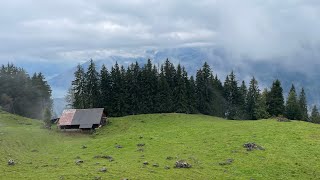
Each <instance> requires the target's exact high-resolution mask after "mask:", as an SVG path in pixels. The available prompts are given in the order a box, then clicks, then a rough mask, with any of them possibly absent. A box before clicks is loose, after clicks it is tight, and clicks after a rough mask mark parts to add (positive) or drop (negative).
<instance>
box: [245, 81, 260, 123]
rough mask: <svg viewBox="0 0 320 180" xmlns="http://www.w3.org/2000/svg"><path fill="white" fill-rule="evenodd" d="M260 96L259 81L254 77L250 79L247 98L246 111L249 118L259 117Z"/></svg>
mask: <svg viewBox="0 0 320 180" xmlns="http://www.w3.org/2000/svg"><path fill="white" fill-rule="evenodd" d="M259 98H260V92H259V87H258V81H256V79H255V78H254V77H253V78H252V79H251V81H250V86H249V90H248V94H247V98H246V102H247V103H246V111H247V116H248V119H258V118H259V114H258V111H259Z"/></svg>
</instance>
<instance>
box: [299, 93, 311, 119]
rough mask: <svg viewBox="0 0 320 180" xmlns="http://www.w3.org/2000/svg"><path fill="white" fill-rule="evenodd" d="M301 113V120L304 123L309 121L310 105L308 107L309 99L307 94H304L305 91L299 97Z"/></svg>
mask: <svg viewBox="0 0 320 180" xmlns="http://www.w3.org/2000/svg"><path fill="white" fill-rule="evenodd" d="M299 109H300V110H299V112H300V116H299V119H301V120H303V121H308V119H309V117H308V105H307V98H306V93H305V92H304V89H303V88H302V89H301V92H300V95H299Z"/></svg>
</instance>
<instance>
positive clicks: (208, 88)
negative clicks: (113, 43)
mask: <svg viewBox="0 0 320 180" xmlns="http://www.w3.org/2000/svg"><path fill="white" fill-rule="evenodd" d="M211 75H212V72H211V68H210V66H209V65H208V63H207V62H205V63H204V65H203V66H202V69H200V70H198V71H197V76H196V86H197V91H196V93H197V104H198V105H197V107H198V111H199V112H200V113H202V114H208V115H213V113H214V109H213V85H212V81H211V78H210V77H211Z"/></svg>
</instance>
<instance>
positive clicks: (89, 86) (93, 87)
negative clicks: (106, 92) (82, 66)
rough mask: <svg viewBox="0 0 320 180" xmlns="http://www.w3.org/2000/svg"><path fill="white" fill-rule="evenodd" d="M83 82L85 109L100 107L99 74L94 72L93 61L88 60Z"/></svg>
mask: <svg viewBox="0 0 320 180" xmlns="http://www.w3.org/2000/svg"><path fill="white" fill-rule="evenodd" d="M84 79H85V80H84V82H85V100H86V108H93V107H99V105H100V85H99V79H100V78H99V74H98V72H97V71H96V66H95V64H94V62H93V60H92V59H91V60H90V65H89V67H88V70H87V72H86V73H85V77H84Z"/></svg>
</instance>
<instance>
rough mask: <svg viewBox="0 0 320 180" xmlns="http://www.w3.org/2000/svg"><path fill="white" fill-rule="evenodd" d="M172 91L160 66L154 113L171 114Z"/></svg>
mask: <svg viewBox="0 0 320 180" xmlns="http://www.w3.org/2000/svg"><path fill="white" fill-rule="evenodd" d="M172 106H173V102H172V91H171V89H170V86H169V84H168V81H167V79H166V75H165V70H164V67H163V66H161V70H160V75H159V80H158V93H157V105H156V107H157V109H156V112H163V113H168V112H172V111H171V110H172V109H173V107H172Z"/></svg>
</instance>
